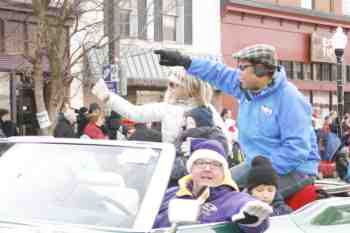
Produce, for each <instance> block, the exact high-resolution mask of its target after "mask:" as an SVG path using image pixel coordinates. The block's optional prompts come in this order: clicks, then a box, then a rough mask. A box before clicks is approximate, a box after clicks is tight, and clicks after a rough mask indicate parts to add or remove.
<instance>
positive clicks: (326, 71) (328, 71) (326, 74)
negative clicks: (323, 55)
mask: <svg viewBox="0 0 350 233" xmlns="http://www.w3.org/2000/svg"><path fill="white" fill-rule="evenodd" d="M321 67H322V70H321V72H322V78H323V81H332V65H331V64H328V63H322V64H321Z"/></svg>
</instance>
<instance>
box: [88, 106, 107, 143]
mask: <svg viewBox="0 0 350 233" xmlns="http://www.w3.org/2000/svg"><path fill="white" fill-rule="evenodd" d="M88 120H89V123H88V124H87V125H86V126H85V129H84V135H86V136H88V137H89V138H91V139H107V137H106V135H105V134H104V133H103V131H102V129H101V127H102V125H103V124H104V120H105V118H104V114H103V112H102V109H101V107H100V106H98V105H97V104H96V103H94V104H91V105H90V108H89V114H88Z"/></svg>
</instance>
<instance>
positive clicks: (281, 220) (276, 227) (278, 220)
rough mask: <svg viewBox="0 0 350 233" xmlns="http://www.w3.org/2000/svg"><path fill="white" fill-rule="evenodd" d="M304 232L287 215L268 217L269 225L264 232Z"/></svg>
mask: <svg viewBox="0 0 350 233" xmlns="http://www.w3.org/2000/svg"><path fill="white" fill-rule="evenodd" d="M281 229H283V232H284V233H304V231H302V230H301V229H300V228H299V227H298V226H297V225H296V224H295V223H294V221H293V220H292V218H291V217H290V216H289V215H284V216H276V217H271V218H270V226H269V228H268V229H267V230H266V231H265V233H281Z"/></svg>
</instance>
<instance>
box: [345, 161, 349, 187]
mask: <svg viewBox="0 0 350 233" xmlns="http://www.w3.org/2000/svg"><path fill="white" fill-rule="evenodd" d="M344 180H345V181H346V182H347V183H350V163H348V169H347V172H346V176H345V177H344Z"/></svg>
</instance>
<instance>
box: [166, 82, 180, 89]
mask: <svg viewBox="0 0 350 233" xmlns="http://www.w3.org/2000/svg"><path fill="white" fill-rule="evenodd" d="M168 86H169V87H170V88H176V87H179V86H180V85H179V84H177V83H174V82H169V83H168Z"/></svg>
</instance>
